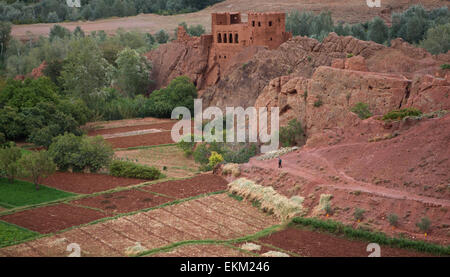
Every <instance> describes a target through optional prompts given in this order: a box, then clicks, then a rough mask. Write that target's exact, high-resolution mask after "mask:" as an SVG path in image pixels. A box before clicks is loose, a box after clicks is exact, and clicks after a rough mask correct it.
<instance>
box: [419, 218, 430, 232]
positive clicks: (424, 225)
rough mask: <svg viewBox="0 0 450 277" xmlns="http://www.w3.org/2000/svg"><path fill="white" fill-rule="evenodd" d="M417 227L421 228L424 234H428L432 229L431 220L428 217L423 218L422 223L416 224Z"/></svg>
mask: <svg viewBox="0 0 450 277" xmlns="http://www.w3.org/2000/svg"><path fill="white" fill-rule="evenodd" d="M416 226H417V227H419V229H420V230H421V231H422V232H426V231H428V230H429V229H430V227H431V220H430V219H429V218H428V217H422V218H421V219H420V221H419V222H417V223H416Z"/></svg>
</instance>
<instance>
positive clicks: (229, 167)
mask: <svg viewBox="0 0 450 277" xmlns="http://www.w3.org/2000/svg"><path fill="white" fill-rule="evenodd" d="M222 174H224V175H228V174H231V175H233V177H238V176H239V175H241V169H240V168H239V165H238V164H233V163H229V164H226V165H224V166H223V169H222Z"/></svg>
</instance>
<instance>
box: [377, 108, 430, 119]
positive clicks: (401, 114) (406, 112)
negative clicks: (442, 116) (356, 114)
mask: <svg viewBox="0 0 450 277" xmlns="http://www.w3.org/2000/svg"><path fill="white" fill-rule="evenodd" d="M421 115H422V112H421V111H419V110H418V109H415V108H406V109H401V110H394V111H390V112H388V113H387V114H385V115H384V116H383V118H382V119H383V120H401V119H403V118H405V117H407V116H421Z"/></svg>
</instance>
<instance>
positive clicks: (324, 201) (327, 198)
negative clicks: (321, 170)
mask: <svg viewBox="0 0 450 277" xmlns="http://www.w3.org/2000/svg"><path fill="white" fill-rule="evenodd" d="M332 198H333V195H331V194H321V195H320V199H319V205H317V206H316V207H315V208H314V210H313V215H314V216H317V215H323V214H325V213H326V211H325V208H326V206H327V205H330V202H331V199H332Z"/></svg>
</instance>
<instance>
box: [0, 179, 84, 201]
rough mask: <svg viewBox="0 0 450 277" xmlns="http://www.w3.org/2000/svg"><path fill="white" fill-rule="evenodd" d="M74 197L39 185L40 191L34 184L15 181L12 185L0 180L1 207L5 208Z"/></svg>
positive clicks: (5, 180)
mask: <svg viewBox="0 0 450 277" xmlns="http://www.w3.org/2000/svg"><path fill="white" fill-rule="evenodd" d="M74 195H75V194H73V193H69V192H65V191H61V190H57V189H54V188H49V187H46V186H42V185H39V190H36V188H35V185H34V184H32V183H29V182H25V181H20V180H15V181H14V183H12V184H11V183H9V182H8V180H7V179H5V178H0V206H3V207H5V208H13V207H20V206H26V205H34V204H39V203H42V202H49V201H52V200H55V199H61V198H66V197H70V196H74Z"/></svg>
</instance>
